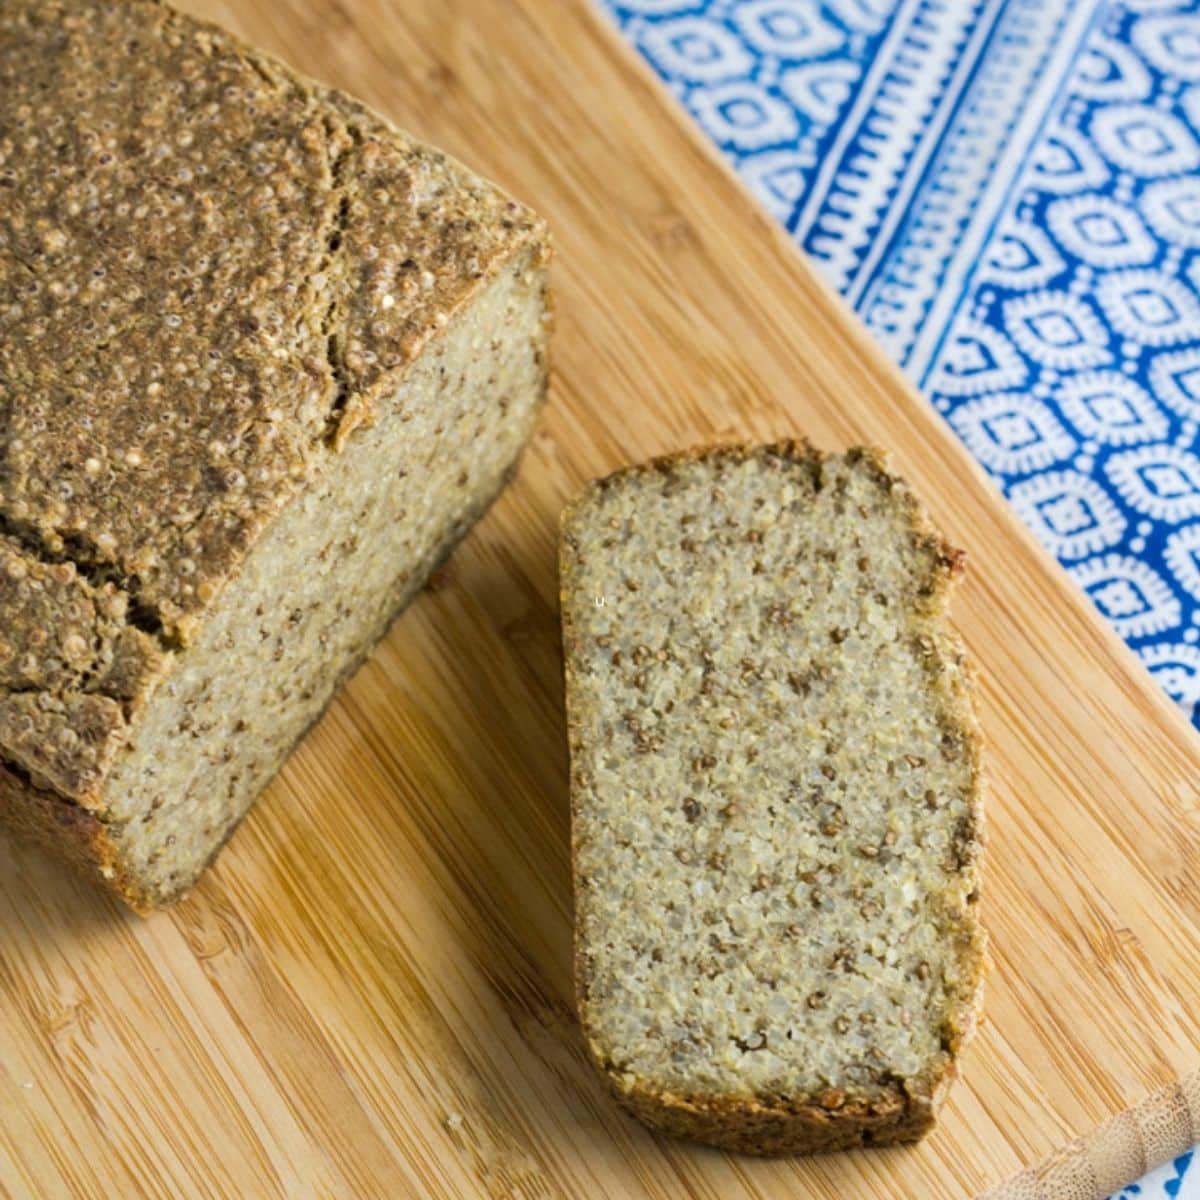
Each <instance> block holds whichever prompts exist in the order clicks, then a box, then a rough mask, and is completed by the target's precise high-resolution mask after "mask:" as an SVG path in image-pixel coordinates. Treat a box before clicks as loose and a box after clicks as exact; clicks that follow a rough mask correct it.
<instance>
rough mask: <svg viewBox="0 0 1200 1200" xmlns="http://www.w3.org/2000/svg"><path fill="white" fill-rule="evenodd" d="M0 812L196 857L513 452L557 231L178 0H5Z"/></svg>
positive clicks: (178, 876)
mask: <svg viewBox="0 0 1200 1200" xmlns="http://www.w3.org/2000/svg"><path fill="white" fill-rule="evenodd" d="M0 184H2V185H3V187H2V190H0V197H2V202H0V821H4V822H7V823H8V824H9V825H11V826H14V827H15V828H17V829H19V830H24V831H26V832H29V833H32V834H34V835H35V836H37V837H39V838H41V840H43V841H44V842H46V843H48V844H49V845H51V846H52V847H54V848H55V849H57V850H58V851H59V852H60V853H62V854H63V855H64V856H65V857H67V858H69V859H71V860H72V861H74V862H76V863H77V864H79V865H81V866H83V867H84V868H85V869H86V870H88V871H89V872H90V873H91V874H93V875H94V876H95V877H96V878H98V879H100V880H102V881H103V882H105V883H106V884H107V885H109V886H110V887H112V888H114V889H115V890H116V891H117V892H118V893H119V894H120V895H121V896H122V897H123V898H124V899H125V900H127V901H128V902H129V903H130V904H132V905H133V906H134V907H136V908H138V909H147V908H150V907H153V906H156V905H161V904H166V903H169V902H170V901H172V900H174V899H175V898H176V897H178V896H179V895H180V894H181V893H182V892H184V891H185V890H186V889H187V888H188V887H190V886H191V884H192V883H193V881H194V880H195V879H196V877H197V875H198V873H199V872H200V871H201V869H202V868H203V866H204V864H205V863H206V862H208V861H209V860H210V859H211V858H212V856H213V855H214V854H215V852H216V851H217V849H218V848H219V847H220V845H221V844H222V842H223V841H224V839H225V838H226V837H228V836H229V834H230V832H231V831H232V829H233V828H234V826H235V825H236V824H237V822H238V820H239V819H240V818H241V816H242V815H243V814H244V813H245V811H246V809H247V807H248V806H249V805H250V803H251V802H252V801H253V800H254V798H255V796H257V795H258V793H259V792H260V791H261V790H262V788H263V787H264V786H265V784H266V783H267V782H268V780H270V778H271V777H272V775H273V774H274V773H275V771H276V770H277V768H278V767H279V765H280V764H281V762H282V761H283V759H284V758H285V757H286V755H287V753H288V751H289V750H290V748H291V746H292V745H293V744H294V743H295V741H296V740H297V739H298V738H299V737H300V736H301V734H302V733H303V732H304V730H305V729H306V727H307V726H308V725H309V724H310V723H311V722H312V721H313V720H314V719H315V718H316V717H317V715H318V714H319V713H320V712H321V710H322V708H323V707H324V705H325V704H326V703H327V701H328V700H329V699H330V696H331V695H332V694H333V692H334V691H335V689H336V688H337V686H338V685H339V683H340V682H341V681H342V680H344V679H345V678H346V677H347V676H348V675H349V674H350V673H351V672H352V671H353V670H354V668H355V666H356V665H357V664H358V662H359V661H360V660H361V659H362V658H363V656H364V655H365V654H366V653H367V651H368V650H369V649H370V647H371V645H372V644H373V643H374V641H375V640H376V639H377V638H378V637H379V636H380V635H381V634H382V633H383V631H384V630H385V629H386V628H387V626H388V624H389V622H390V621H391V619H392V617H393V615H394V614H395V613H396V612H397V610H399V609H400V608H401V607H403V605H404V604H405V603H406V602H407V601H408V599H409V598H410V597H411V596H412V595H413V594H414V592H416V591H417V589H419V588H420V587H421V586H422V584H423V583H424V581H425V580H426V578H427V577H428V575H429V573H430V571H431V570H432V568H433V567H434V565H435V564H436V563H437V562H438V561H439V560H440V559H441V558H442V557H443V556H444V555H446V553H447V552H448V551H449V549H450V548H451V547H452V546H453V544H454V543H455V542H456V541H457V540H458V539H459V538H460V537H461V536H462V535H463V533H464V532H465V531H466V530H467V529H468V528H469V527H470V526H471V524H472V522H473V521H475V520H476V519H477V518H478V517H479V516H480V514H481V513H482V512H483V511H484V510H485V509H486V507H487V506H488V504H489V503H490V501H491V500H492V498H493V497H494V496H495V495H496V493H497V492H498V491H499V490H500V488H501V487H502V486H503V484H504V482H505V480H506V479H507V478H508V477H509V476H510V474H511V473H512V471H513V469H514V465H515V463H516V461H517V457H518V455H519V453H520V451H521V448H522V446H523V445H524V443H525V441H526V439H527V438H528V436H529V434H530V432H531V430H532V427H533V424H534V421H535V417H536V414H537V411H538V408H539V406H540V405H541V403H542V400H543V396H544V393H545V388H546V374H547V365H546V344H547V336H548V320H547V295H546V260H547V236H546V231H545V228H544V226H543V225H542V223H541V222H540V221H539V220H538V219H537V218H536V217H535V216H534V215H533V214H532V213H530V212H529V211H528V210H527V209H526V208H524V207H522V206H521V205H520V204H518V203H516V202H515V201H513V200H512V199H510V198H509V197H508V196H506V195H504V194H503V193H502V192H501V191H499V190H498V189H497V188H495V187H494V186H492V185H491V184H489V183H486V182H484V181H483V180H481V179H479V178H477V177H476V176H475V175H473V174H471V173H470V172H469V171H468V170H467V169H466V168H465V167H463V166H461V165H460V164H458V163H456V162H454V161H453V160H452V159H449V158H447V157H446V156H445V155H443V154H441V153H439V152H438V151H436V150H433V149H430V148H429V147H428V146H424V145H422V144H421V143H419V142H417V141H415V140H414V139H412V138H411V137H409V136H408V135H406V134H404V133H402V132H400V131H399V130H397V129H395V128H393V127H392V126H391V125H389V124H388V123H387V122H386V121H385V120H383V119H382V118H380V117H378V116H375V115H374V114H372V113H371V112H369V111H367V110H366V109H365V108H363V107H362V106H361V105H359V104H357V103H356V102H355V101H353V100H351V99H349V98H348V97H346V96H344V95H341V94H339V93H337V92H332V91H329V90H326V89H324V88H322V87H319V86H318V85H316V84H314V83H311V82H308V81H306V80H304V79H301V78H299V77H297V76H296V75H294V74H293V73H292V72H290V71H289V70H287V69H286V68H284V67H282V66H281V65H280V64H279V63H277V62H275V61H273V60H272V59H270V58H268V57H266V56H264V55H262V54H259V53H257V52H255V51H253V50H250V49H248V48H247V47H245V46H244V45H242V44H240V43H239V42H237V41H236V40H235V39H233V38H232V37H230V36H228V35H227V34H225V33H223V32H222V31H220V30H219V29H217V28H215V27H212V26H209V25H206V24H203V23H200V22H197V21H194V20H191V19H188V18H185V17H183V16H181V15H179V14H178V13H176V12H174V11H172V10H171V9H170V8H168V7H166V6H165V5H163V4H159V3H155V2H153V0H7V2H6V3H5V4H3V5H2V6H0Z"/></svg>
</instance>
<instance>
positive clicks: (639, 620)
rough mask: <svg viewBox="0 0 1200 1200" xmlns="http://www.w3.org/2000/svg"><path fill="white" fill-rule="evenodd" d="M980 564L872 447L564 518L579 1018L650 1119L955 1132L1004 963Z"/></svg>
mask: <svg viewBox="0 0 1200 1200" xmlns="http://www.w3.org/2000/svg"><path fill="white" fill-rule="evenodd" d="M961 564H962V555H961V553H959V552H957V551H955V550H953V549H951V548H950V547H949V546H947V544H946V543H945V542H944V541H943V540H942V538H941V537H940V536H939V535H938V533H937V532H936V531H935V530H934V528H933V527H932V525H931V524H930V522H929V520H928V518H927V517H926V515H925V513H924V512H923V510H922V509H921V507H920V505H919V504H918V502H917V500H916V499H915V497H914V496H913V494H912V492H911V491H910V490H909V489H908V488H907V487H906V486H905V484H904V483H902V482H901V481H900V480H899V479H897V478H895V477H894V476H893V475H891V474H889V472H888V471H887V469H886V467H885V465H884V462H883V459H882V456H881V455H880V454H879V453H878V452H876V451H873V450H861V449H860V450H850V451H849V452H847V453H846V454H844V455H842V456H826V455H823V454H821V453H819V452H817V451H815V450H813V449H812V448H811V447H809V446H808V445H806V444H802V443H783V444H780V445H774V446H764V447H760V448H744V447H729V448H718V449H712V450H701V451H696V452H692V453H686V454H682V455H679V456H676V457H671V458H664V459H659V460H657V461H655V462H652V463H649V464H647V465H644V466H636V467H631V468H629V469H627V470H623V471H619V472H617V473H616V474H615V475H612V476H610V477H609V478H607V479H604V480H601V481H600V482H598V483H595V484H592V485H591V486H590V487H588V488H587V489H586V490H585V491H584V492H583V494H582V495H581V496H580V497H579V498H578V499H577V500H576V501H575V502H574V503H573V504H572V505H571V506H570V508H569V509H568V510H567V512H566V514H565V516H564V524H563V536H562V546H561V582H562V609H563V633H564V639H565V649H566V682H567V704H568V726H569V731H570V744H571V796H572V816H573V842H574V847H573V849H574V864H575V893H576V975H577V985H578V999H579V1011H580V1018H581V1020H582V1024H583V1029H584V1033H585V1036H586V1039H587V1044H588V1047H589V1051H590V1053H591V1055H592V1057H593V1058H594V1060H595V1062H596V1063H597V1065H598V1066H599V1067H600V1069H601V1070H602V1071H603V1072H604V1073H605V1075H606V1076H607V1078H608V1080H609V1082H610V1084H611V1086H612V1088H613V1090H614V1091H615V1093H616V1094H617V1096H618V1097H619V1098H620V1099H621V1100H622V1101H623V1102H624V1103H625V1104H626V1105H627V1106H628V1107H629V1108H630V1109H632V1111H633V1112H634V1113H636V1114H637V1115H638V1116H639V1117H641V1118H642V1119H643V1120H645V1121H646V1122H647V1123H649V1124H650V1125H652V1126H654V1127H656V1128H659V1129H662V1130H665V1131H667V1132H669V1133H673V1134H679V1135H682V1136H686V1137H692V1138H697V1139H699V1140H701V1141H705V1142H709V1143H712V1144H714V1145H717V1146H722V1147H725V1148H728V1149H734V1150H740V1151H748V1152H751V1153H759V1154H783V1153H803V1152H814V1151H821V1150H835V1149H842V1148H846V1147H851V1146H861V1145H870V1144H883V1143H890V1142H898V1141H907V1140H913V1139H915V1138H919V1137H920V1136H922V1135H923V1134H924V1133H926V1132H927V1131H928V1130H929V1129H930V1128H931V1127H932V1125H933V1123H934V1119H935V1113H936V1110H937V1107H938V1104H939V1102H940V1101H941V1099H942V1097H943V1095H944V1093H945V1091H946V1088H947V1086H948V1084H949V1082H950V1080H951V1079H952V1077H953V1076H954V1074H955V1072H956V1059H957V1056H958V1054H959V1051H960V1050H961V1049H962V1047H963V1045H964V1043H965V1042H966V1040H967V1038H968V1037H969V1035H970V1034H971V1032H972V1029H973V1026H974V1024H975V1018H976V1014H977V1012H978V1009H979V1003H980V992H981V981H982V974H983V957H984V934H983V932H982V930H981V927H980V925H979V921H978V915H977V900H978V894H979V872H980V851H981V818H982V812H981V792H982V779H981V771H980V737H979V733H978V730H977V726H976V721H975V716H974V712H973V709H972V702H971V697H970V693H969V686H968V678H967V674H966V669H965V664H964V659H963V651H962V648H961V646H960V643H959V641H958V638H957V637H956V636H955V634H954V633H953V631H952V630H951V629H950V627H949V625H948V624H947V621H946V616H945V612H946V605H947V596H948V593H949V590H950V584H951V582H952V581H953V579H954V577H955V576H956V575H958V574H959V573H960V570H961Z"/></svg>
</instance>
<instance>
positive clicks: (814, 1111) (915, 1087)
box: [559, 438, 986, 1156]
mask: <svg viewBox="0 0 1200 1200" xmlns="http://www.w3.org/2000/svg"><path fill="white" fill-rule="evenodd" d="M772 457H774V458H777V459H780V460H783V461H787V462H790V463H796V464H799V465H802V466H804V467H806V468H808V469H810V470H812V471H815V472H819V471H820V469H821V467H822V464H824V463H825V462H826V461H827V460H828V459H829V458H831V457H832V456H831V455H829V454H827V453H825V452H823V451H821V450H818V449H817V448H816V447H814V446H813V445H812V443H811V442H809V441H808V440H807V439H805V438H793V439H785V440H781V441H778V442H774V443H770V444H767V445H753V444H749V443H711V444H704V445H699V446H694V447H690V448H688V449H685V450H681V451H678V452H675V453H671V454H666V455H661V456H658V457H656V458H653V459H650V460H648V461H646V462H644V463H638V464H634V465H631V466H627V467H622V468H620V469H618V470H616V471H614V472H612V473H611V474H609V475H606V476H604V477H603V478H600V479H597V480H594V481H592V482H591V483H589V484H587V485H586V486H585V487H584V488H583V489H582V490H581V491H580V492H579V493H578V494H577V495H576V496H575V497H574V498H573V499H572V500H571V501H570V502H569V503H568V505H567V506H566V507H565V509H564V511H563V514H562V518H561V521H560V530H561V532H562V536H560V541H559V580H560V592H559V599H560V609H561V612H562V635H563V644H564V675H565V684H566V703H567V734H568V742H569V745H570V746H571V747H572V755H571V774H570V792H571V826H572V833H571V839H572V845H571V849H572V862H573V864H576V865H577V864H578V862H579V841H578V828H579V804H580V800H581V796H582V792H583V787H582V784H581V781H580V780H579V778H578V775H577V756H576V755H575V754H574V752H573V748H574V746H575V745H576V744H577V742H578V741H579V740H580V738H581V736H582V718H581V714H580V713H579V712H578V711H577V710H576V708H575V706H574V704H573V695H574V693H575V690H576V675H575V665H574V656H573V654H572V646H573V644H574V643H575V639H576V637H577V633H576V630H575V628H574V624H573V621H572V618H571V611H572V609H571V605H570V604H569V603H568V598H569V596H570V595H571V592H572V588H573V586H574V577H573V568H574V561H573V558H572V555H571V552H570V547H569V545H568V543H567V540H566V536H565V533H566V530H567V529H568V527H569V526H570V523H571V521H572V518H573V516H574V514H575V513H576V511H577V510H578V509H579V508H580V507H581V506H582V505H584V504H586V503H587V502H588V500H589V498H590V497H592V496H593V495H594V493H595V492H596V491H598V490H603V489H605V488H608V487H611V486H613V485H614V484H615V483H617V482H618V481H620V480H623V479H626V478H628V477H629V476H630V475H643V474H651V473H656V474H660V475H661V474H669V473H670V472H671V471H672V470H674V469H675V468H676V467H678V466H680V465H683V464H687V463H694V462H698V461H703V460H711V459H714V458H726V459H734V460H746V459H760V460H768V459H770V458H772ZM846 458H847V461H848V462H851V463H862V464H864V465H865V466H867V467H868V468H869V469H870V470H871V471H872V472H874V473H875V474H876V475H877V476H878V477H879V479H880V480H881V482H883V483H884V484H885V485H886V486H887V487H889V488H890V489H891V490H892V491H893V493H894V494H895V495H896V497H897V499H899V500H900V501H901V502H902V503H903V504H904V505H905V507H906V510H907V514H908V518H909V520H910V521H911V524H912V527H913V529H914V531H915V532H916V533H917V534H918V535H919V536H920V537H922V538H925V539H928V540H929V542H930V543H931V544H933V545H936V547H937V555H936V561H937V564H938V569H937V571H936V574H935V578H934V580H933V585H934V586H933V589H932V591H931V593H930V595H929V598H928V605H929V612H930V614H931V615H933V616H935V617H937V618H939V619H940V622H941V624H940V632H941V637H940V644H939V645H937V646H935V648H934V653H935V654H936V656H937V657H938V658H939V659H940V660H941V662H942V664H943V665H944V666H945V668H946V672H947V673H946V678H947V680H948V681H949V682H950V684H951V687H952V690H953V694H954V704H953V715H954V718H955V720H956V722H957V724H958V727H959V728H960V729H961V731H962V736H963V752H964V753H965V754H966V755H967V757H968V761H969V763H970V770H971V812H972V817H973V824H972V828H971V830H970V833H969V837H968V839H967V842H966V844H965V847H964V849H965V850H966V853H967V855H968V856H969V861H970V863H971V869H973V870H975V871H978V869H979V866H980V865H981V861H982V855H983V849H984V840H985V830H984V806H983V800H984V793H985V791H986V779H985V776H984V772H983V765H982V760H983V746H984V742H983V734H982V730H981V728H980V725H979V720H978V716H977V714H976V711H975V705H974V700H973V696H972V691H971V687H972V682H973V679H972V675H971V668H970V666H969V663H968V660H967V659H966V656H965V651H964V647H963V645H962V642H961V640H960V638H959V636H958V634H957V633H956V632H955V631H954V630H953V629H952V628H951V626H950V625H949V623H948V621H947V620H946V614H947V609H948V604H949V597H950V593H951V591H952V588H953V586H954V584H955V583H956V582H957V581H958V580H959V578H960V577H961V576H962V574H963V571H964V568H965V562H966V554H965V552H964V551H962V550H960V549H957V548H956V547H954V546H952V545H951V544H950V543H949V542H947V541H946V540H945V538H944V537H943V536H942V535H941V533H940V532H939V531H938V529H937V528H936V526H935V525H934V523H933V521H932V519H931V518H930V517H929V515H928V513H927V512H926V511H925V509H924V507H923V505H922V504H921V503H920V501H919V500H918V499H917V497H916V495H915V494H914V493H913V492H912V491H911V489H910V488H909V487H908V485H907V484H906V483H905V482H904V481H903V480H902V479H901V478H900V477H899V476H897V475H895V474H894V473H892V471H891V470H890V468H889V465H888V461H887V455H886V452H885V451H883V450H882V449H880V448H878V447H873V446H866V447H855V448H852V449H850V450H848V451H847V452H846ZM575 894H576V902H577V903H578V895H579V888H578V876H577V875H576V889H575ZM968 935H969V938H970V944H969V947H968V950H967V953H966V955H965V957H966V959H967V960H968V961H969V962H970V963H971V977H970V982H969V984H968V986H967V987H966V988H965V989H964V991H965V992H966V994H967V995H968V996H969V997H970V998H969V1001H968V1002H967V1003H965V1004H964V1005H963V1006H962V1008H961V1010H960V1011H959V1012H957V1013H955V1014H952V1020H951V1023H950V1027H949V1028H948V1029H947V1031H946V1048H947V1049H948V1051H949V1055H948V1057H947V1059H946V1062H945V1065H944V1067H943V1068H942V1070H941V1071H940V1072H938V1073H937V1074H934V1075H928V1076H920V1077H916V1078H910V1079H904V1080H892V1081H890V1086H889V1091H890V1095H889V1096H888V1097H887V1098H886V1099H884V1098H875V1099H873V1100H871V1101H867V1100H865V1099H849V1100H845V1099H843V1098H841V1097H819V1098H816V1097H814V1098H805V1099H801V1100H799V1101H793V1100H791V1099H788V1098H783V1097H779V1096H755V1095H747V1096H723V1095H687V1096H685V1095H680V1094H678V1093H676V1092H673V1091H671V1090H667V1089H663V1088H659V1087H656V1086H655V1084H654V1081H652V1080H648V1079H643V1078H639V1077H637V1076H636V1075H633V1074H630V1073H627V1072H623V1071H622V1070H621V1069H620V1068H619V1067H618V1066H617V1065H615V1064H614V1063H613V1062H612V1061H611V1060H610V1058H609V1057H608V1055H607V1053H606V1051H605V1049H604V1046H603V1041H602V1039H601V1038H600V1036H599V1035H598V1033H597V1031H595V1030H594V1029H592V1028H591V1027H590V1026H589V1023H588V1017H587V1014H588V1011H589V1009H588V996H587V978H588V974H587V970H586V967H585V956H586V948H585V947H584V946H583V945H582V942H581V938H580V923H579V921H578V918H577V919H576V922H575V938H574V944H573V962H574V978H575V993H576V1008H577V1012H578V1014H579V1018H580V1024H581V1028H582V1033H583V1037H584V1042H585V1045H586V1048H587V1052H588V1056H589V1057H590V1059H591V1061H592V1063H593V1064H594V1065H595V1067H596V1068H597V1069H598V1070H599V1071H600V1073H601V1074H602V1075H603V1077H604V1079H605V1081H606V1083H607V1085H608V1088H609V1090H610V1091H611V1093H612V1094H613V1096H614V1097H615V1098H616V1099H617V1100H618V1101H619V1102H620V1103H621V1104H622V1105H623V1106H624V1107H625V1108H626V1109H627V1110H628V1111H629V1112H630V1113H632V1114H633V1115H634V1116H636V1117H637V1118H638V1119H639V1120H641V1121H643V1122H644V1123H645V1124H646V1125H648V1126H650V1127H651V1128H653V1129H655V1130H658V1131H660V1132H662V1133H666V1134H669V1135H671V1136H674V1137H680V1138H685V1139H688V1140H692V1141H698V1142H703V1143H706V1144H708V1145H711V1146H715V1147H717V1148H720V1149H723V1150H730V1151H734V1152H738V1153H743V1154H752V1155H762V1156H777V1155H795V1154H819V1153H826V1152H830V1151H837V1150H847V1149H853V1148H856V1147H865V1146H884V1145H892V1144H896V1143H901V1142H913V1141H918V1140H920V1139H921V1138H923V1137H924V1136H925V1135H926V1134H928V1133H929V1132H930V1131H931V1130H932V1129H933V1127H934V1125H935V1124H936V1121H937V1112H938V1109H939V1107H940V1105H941V1103H942V1101H943V1099H944V1097H945V1095H946V1092H947V1090H948V1089H949V1087H950V1085H951V1083H952V1082H953V1080H954V1079H955V1078H956V1077H957V1075H958V1058H959V1055H960V1054H961V1052H962V1050H963V1048H964V1047H965V1046H966V1045H967V1043H968V1042H969V1041H970V1039H971V1037H972V1036H973V1035H974V1032H975V1029H976V1027H977V1025H978V1023H979V1020H980V1017H981V1015H982V1008H983V982H984V974H985V963H986V933H985V931H984V929H983V927H982V925H981V924H980V923H979V921H978V919H977V917H976V918H975V920H974V923H973V925H972V926H971V927H970V929H969V930H968ZM819 1100H824V1101H826V1103H820V1102H818V1101H819ZM830 1101H832V1102H830Z"/></svg>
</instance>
